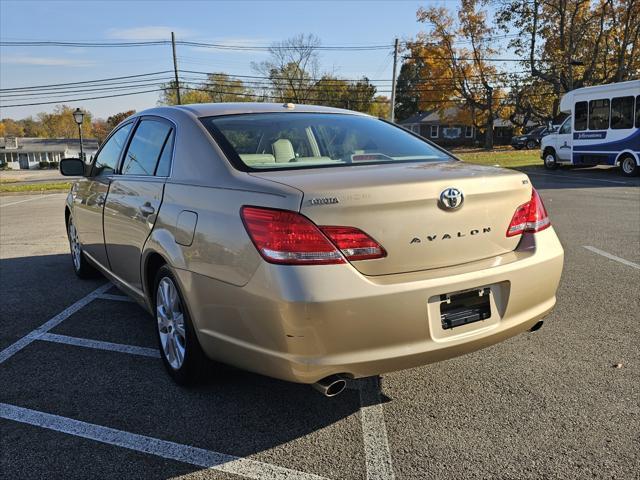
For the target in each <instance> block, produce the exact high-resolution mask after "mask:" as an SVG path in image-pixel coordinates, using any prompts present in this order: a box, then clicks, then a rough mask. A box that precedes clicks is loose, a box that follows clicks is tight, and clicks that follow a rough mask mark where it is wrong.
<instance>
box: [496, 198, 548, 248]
mask: <svg viewBox="0 0 640 480" xmlns="http://www.w3.org/2000/svg"><path fill="white" fill-rule="evenodd" d="M550 226H551V220H549V215H547V210H546V209H545V208H544V204H543V203H542V199H541V198H540V195H538V192H536V189H535V188H533V189H532V190H531V200H529V201H528V202H527V203H525V204H523V205H520V206H519V207H518V208H517V209H516V213H514V214H513V218H512V219H511V223H510V224H509V228H507V237H514V236H516V235H520V234H522V233H524V232H531V233H534V232H539V231H540V230H544V229H545V228H547V227H550Z"/></svg>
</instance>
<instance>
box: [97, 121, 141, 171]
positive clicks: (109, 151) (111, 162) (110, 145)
mask: <svg viewBox="0 0 640 480" xmlns="http://www.w3.org/2000/svg"><path fill="white" fill-rule="evenodd" d="M132 126H133V123H128V124H126V125H124V126H122V127H121V128H120V130H118V131H117V132H116V133H114V134H113V135H111V137H109V139H108V140H107V142H106V143H105V144H104V145H103V146H102V149H100V151H99V152H98V155H97V157H96V160H95V163H94V165H93V169H92V172H91V173H92V175H93V176H100V175H111V174H112V173H113V172H114V171H115V169H116V167H117V166H118V160H119V159H120V154H121V153H122V149H123V148H124V145H125V142H126V141H127V138H128V137H129V132H130V131H131V127H132Z"/></svg>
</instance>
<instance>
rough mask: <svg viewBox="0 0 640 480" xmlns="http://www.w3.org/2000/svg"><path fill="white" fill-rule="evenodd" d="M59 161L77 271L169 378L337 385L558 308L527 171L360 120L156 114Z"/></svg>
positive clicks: (266, 109)
mask: <svg viewBox="0 0 640 480" xmlns="http://www.w3.org/2000/svg"><path fill="white" fill-rule="evenodd" d="M60 169H61V171H62V173H63V174H65V175H81V178H80V179H79V180H77V181H76V182H75V183H74V184H73V186H72V188H71V191H70V193H69V196H68V198H67V202H66V207H65V220H66V225H67V232H68V235H69V243H70V246H71V258H72V260H73V267H74V269H75V272H76V273H77V274H78V275H79V276H80V277H85V276H88V275H91V274H95V273H96V272H100V273H102V274H104V275H105V276H106V277H108V278H109V279H110V280H111V281H112V282H114V283H115V284H116V285H118V286H119V287H120V288H121V289H123V290H124V291H126V292H127V293H128V294H129V295H130V296H131V297H133V298H134V299H135V300H137V301H138V302H139V303H140V304H142V305H143V306H144V307H145V308H146V309H147V310H148V311H149V312H151V313H152V314H153V315H155V318H156V323H157V332H158V341H159V345H160V351H161V356H162V360H163V362H164V364H165V366H166V369H167V371H168V372H169V374H170V375H171V376H172V377H173V378H174V379H175V380H176V381H177V382H178V383H188V382H192V381H194V379H196V378H197V377H198V373H199V372H202V371H203V369H207V368H211V366H212V362H210V361H208V360H214V361H219V362H223V363H226V364H230V365H234V366H236V367H240V368H243V369H246V370H250V371H253V372H257V373H261V374H264V375H269V376H272V377H276V378H280V379H284V380H289V381H293V382H301V383H310V384H314V386H316V388H318V389H319V390H321V391H322V392H323V393H324V394H325V395H328V396H332V395H336V394H338V393H340V391H342V389H343V388H344V386H345V379H346V378H358V377H364V376H369V375H377V374H381V373H384V372H390V371H394V370H400V369H404V368H410V367H415V366H419V365H424V364H427V363H430V362H436V361H439V360H443V359H446V358H450V357H454V356H457V355H462V354H464V353H467V352H471V351H474V350H477V349H480V348H483V347H486V346H488V345H492V344H495V343H497V342H500V341H502V340H504V339H506V338H509V337H511V336H513V335H516V334H518V333H520V332H524V331H527V330H535V329H537V328H539V327H540V325H541V324H542V322H541V319H542V318H543V317H544V316H545V315H547V314H548V313H549V311H550V310H551V309H552V308H553V306H554V304H555V301H556V296H555V295H556V290H557V287H558V282H559V280H560V275H561V272H562V265H563V256H564V253H563V250H562V246H561V245H560V242H559V241H558V238H557V236H556V234H555V232H554V230H553V228H552V227H551V224H550V221H549V217H548V216H547V212H546V210H545V207H544V205H543V204H542V201H541V199H540V196H539V195H538V193H537V192H536V191H535V190H534V189H533V188H532V186H531V183H530V181H529V179H528V178H527V176H526V175H525V174H523V173H521V172H517V171H514V170H505V169H501V168H494V167H484V166H477V165H469V164H467V163H464V162H461V161H459V160H458V159H456V158H455V157H453V156H452V155H451V154H449V153H447V152H446V151H444V150H443V149H441V148H439V147H437V146H436V145H434V144H432V143H430V142H428V141H427V140H425V139H423V138H421V137H419V136H417V135H414V134H413V133H411V132H408V131H406V130H404V129H402V128H399V127H397V126H395V125H393V124H390V123H387V122H385V121H383V120H379V119H376V118H372V117H370V116H368V115H364V114H360V113H357V112H351V111H347V110H340V109H334V108H325V107H318V106H305V105H293V104H285V105H281V104H267V103H254V104H252V103H238V104H222V103H220V104H202V105H186V106H180V107H160V108H154V109H151V110H147V111H144V112H141V113H138V114H136V115H134V116H132V117H129V118H128V119H127V120H125V121H124V122H122V123H121V124H120V125H118V127H117V128H116V129H115V130H114V131H113V132H112V133H111V135H110V136H109V137H108V138H107V140H106V141H105V142H104V144H103V145H102V147H101V148H100V150H99V151H98V152H97V154H96V155H95V157H94V158H93V160H92V161H91V162H90V163H88V164H85V163H84V162H82V161H81V160H80V159H65V160H63V161H62V162H61V164H60Z"/></svg>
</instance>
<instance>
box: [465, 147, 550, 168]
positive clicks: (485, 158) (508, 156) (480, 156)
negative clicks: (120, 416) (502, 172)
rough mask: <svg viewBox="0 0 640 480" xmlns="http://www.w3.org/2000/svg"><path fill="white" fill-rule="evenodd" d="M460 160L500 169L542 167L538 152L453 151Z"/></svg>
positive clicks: (506, 150) (508, 150)
mask: <svg viewBox="0 0 640 480" xmlns="http://www.w3.org/2000/svg"><path fill="white" fill-rule="evenodd" d="M453 153H454V155H456V156H457V157H459V158H460V159H461V160H464V161H465V162H469V163H477V164H480V165H499V166H501V167H530V166H537V165H542V159H541V158H540V150H537V149H536V150H513V149H505V150H494V151H491V152H487V151H482V150H479V151H477V152H460V153H457V152H455V150H454V151H453Z"/></svg>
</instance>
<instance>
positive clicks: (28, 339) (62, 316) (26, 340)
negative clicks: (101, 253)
mask: <svg viewBox="0 0 640 480" xmlns="http://www.w3.org/2000/svg"><path fill="white" fill-rule="evenodd" d="M109 288H111V283H106V284H104V285H102V286H101V287H98V288H96V289H95V290H94V291H93V292H91V293H89V294H88V295H86V296H84V297H82V298H81V299H80V300H78V301H77V302H76V303H74V304H73V305H71V306H69V307H67V308H65V309H64V310H63V311H62V312H60V313H59V314H57V315H56V316H54V317H53V318H51V319H50V320H48V321H46V322H45V323H43V324H42V325H40V326H39V327H38V328H36V329H35V330H32V331H31V332H29V333H28V334H27V335H25V336H24V337H22V338H21V339H20V340H18V341H17V342H15V343H13V344H11V345H9V346H8V347H7V348H5V349H4V350H2V351H1V352H0V363H4V362H5V361H6V360H8V359H9V358H11V357H12V356H13V355H15V354H16V353H18V352H19V351H20V350H22V349H23V348H24V347H26V346H27V345H30V344H31V343H33V342H35V341H36V340H38V338H40V337H41V336H42V335H43V334H45V333H47V332H48V331H49V330H51V329H52V328H55V327H56V326H58V325H60V324H61V323H62V322H63V321H65V320H66V319H67V318H69V317H70V316H71V315H73V314H74V313H76V312H77V311H78V310H80V309H81V308H83V307H84V306H85V305H87V304H88V303H90V302H92V301H93V300H95V299H96V297H97V296H98V295H101V294H102V293H104V292H106V291H107V290H108V289H109Z"/></svg>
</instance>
